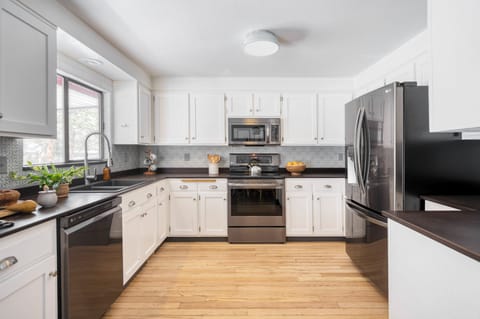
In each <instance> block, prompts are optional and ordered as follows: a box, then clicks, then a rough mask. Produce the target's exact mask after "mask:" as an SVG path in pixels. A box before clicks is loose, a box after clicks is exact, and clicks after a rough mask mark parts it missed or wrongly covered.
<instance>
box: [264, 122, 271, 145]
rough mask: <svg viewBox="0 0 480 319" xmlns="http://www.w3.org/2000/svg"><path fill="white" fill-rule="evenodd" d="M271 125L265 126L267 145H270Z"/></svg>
mask: <svg viewBox="0 0 480 319" xmlns="http://www.w3.org/2000/svg"><path fill="white" fill-rule="evenodd" d="M270 142H271V139H270V125H265V144H270Z"/></svg>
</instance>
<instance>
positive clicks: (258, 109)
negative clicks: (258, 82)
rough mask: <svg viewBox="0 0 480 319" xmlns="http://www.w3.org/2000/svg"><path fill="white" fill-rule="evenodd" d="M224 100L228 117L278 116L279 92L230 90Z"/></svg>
mask: <svg viewBox="0 0 480 319" xmlns="http://www.w3.org/2000/svg"><path fill="white" fill-rule="evenodd" d="M226 102H227V114H228V116H229V117H280V105H281V94H280V93H277V92H253V93H252V92H230V93H227V94H226Z"/></svg>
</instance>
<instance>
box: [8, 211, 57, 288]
mask: <svg viewBox="0 0 480 319" xmlns="http://www.w3.org/2000/svg"><path fill="white" fill-rule="evenodd" d="M56 234H57V232H56V222H55V220H52V221H49V222H46V223H43V224H41V225H38V226H35V227H32V228H29V229H26V230H23V231H20V232H18V233H15V234H13V235H10V236H7V237H4V238H2V239H1V240H0V268H3V267H5V268H4V269H3V270H0V281H3V280H4V279H6V278H9V277H10V276H12V275H14V274H16V273H18V272H19V271H22V269H25V268H27V267H29V266H31V265H33V264H36V263H38V262H40V261H41V260H43V259H46V258H48V257H51V256H56V254H57V250H56V249H57V247H56V246H57V244H56V242H57V241H56V238H57V236H56ZM1 263H3V267H2V266H1ZM7 264H10V266H7Z"/></svg>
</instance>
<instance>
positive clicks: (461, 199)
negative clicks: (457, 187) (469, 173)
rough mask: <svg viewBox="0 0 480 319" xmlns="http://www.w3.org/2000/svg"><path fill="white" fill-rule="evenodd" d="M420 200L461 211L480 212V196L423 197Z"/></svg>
mask: <svg viewBox="0 0 480 319" xmlns="http://www.w3.org/2000/svg"><path fill="white" fill-rule="evenodd" d="M420 198H421V199H424V200H428V201H431V202H435V203H438V204H442V205H446V206H450V207H453V208H456V209H459V210H470V211H475V210H480V195H422V196H420Z"/></svg>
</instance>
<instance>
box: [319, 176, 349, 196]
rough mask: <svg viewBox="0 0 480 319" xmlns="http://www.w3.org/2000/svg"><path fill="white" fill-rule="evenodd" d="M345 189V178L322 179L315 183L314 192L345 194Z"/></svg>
mask: <svg viewBox="0 0 480 319" xmlns="http://www.w3.org/2000/svg"><path fill="white" fill-rule="evenodd" d="M344 189H345V179H343V178H322V179H321V180H319V179H317V180H315V181H314V182H313V192H315V193H316V192H329V191H331V192H336V193H339V192H340V193H343V192H344Z"/></svg>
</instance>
